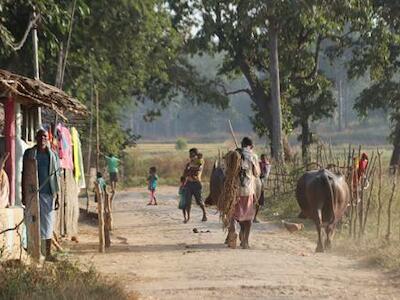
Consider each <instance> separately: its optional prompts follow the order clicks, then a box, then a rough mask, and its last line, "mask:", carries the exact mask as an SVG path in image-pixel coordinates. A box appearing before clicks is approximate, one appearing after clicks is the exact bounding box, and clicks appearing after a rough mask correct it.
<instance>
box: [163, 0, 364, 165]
mask: <svg viewBox="0 0 400 300" xmlns="http://www.w3.org/2000/svg"><path fill="white" fill-rule="evenodd" d="M359 2H360V1H356V0H352V1H344V0H343V1H334V2H332V1H317V0H315V1H288V0H284V1H261V0H251V1H249V0H236V1H229V0H224V1H205V0H195V1H172V0H171V1H170V7H171V9H172V10H173V12H174V15H175V19H174V24H175V26H176V27H177V28H179V29H181V30H182V28H183V30H186V32H193V31H195V34H194V35H193V36H190V35H189V38H188V46H189V49H190V50H191V51H193V52H196V53H197V52H202V51H207V52H211V53H223V54H225V60H224V63H223V64H222V66H221V67H220V69H219V74H220V75H223V76H228V77H232V76H244V77H245V78H246V80H247V83H248V88H244V89H239V90H234V91H228V90H226V89H225V90H224V91H225V94H226V95H232V94H238V93H247V94H248V95H249V96H250V97H251V99H252V101H253V103H254V107H255V108H256V111H257V113H258V114H257V115H256V116H255V118H254V119H257V120H261V121H262V124H257V126H258V127H259V128H260V129H261V127H264V129H263V130H262V131H263V132H264V133H267V134H268V135H269V136H270V140H272V141H273V142H272V155H273V156H274V157H275V158H277V159H280V158H281V157H280V156H281V154H280V149H281V148H280V147H281V146H280V145H281V138H280V137H279V135H281V134H282V133H281V132H282V127H283V128H287V129H288V128H289V127H290V124H288V123H287V121H290V119H289V120H288V119H287V118H282V113H283V114H285V112H282V110H283V109H284V108H289V106H290V105H289V104H288V100H289V98H290V92H291V91H290V89H291V81H292V80H293V78H301V79H303V82H307V81H310V80H313V79H314V78H315V77H316V75H317V73H318V72H317V71H318V61H319V52H320V44H321V42H322V41H323V40H324V39H326V38H332V36H334V35H335V34H336V33H337V32H341V31H342V30H343V27H344V25H345V23H346V17H345V14H344V12H345V11H346V9H348V8H349V7H351V6H352V5H357V4H359ZM333 8H334V9H333ZM342 14H343V15H344V17H342V16H341V15H342ZM278 45H282V46H281V47H280V48H278ZM304 49H305V50H307V51H308V52H310V50H311V49H315V54H314V55H312V58H313V59H312V61H310V60H307V61H305V60H302V59H300V60H297V57H298V53H301V52H304ZM281 95H282V97H281ZM288 96H289V97H288ZM280 106H282V107H280ZM289 114H290V113H289ZM282 120H283V122H284V123H283V124H282ZM285 123H286V124H285ZM281 124H282V125H281ZM260 125H262V126H261V127H260ZM283 136H284V135H283ZM283 140H284V141H285V138H283ZM286 149H287V148H286Z"/></svg>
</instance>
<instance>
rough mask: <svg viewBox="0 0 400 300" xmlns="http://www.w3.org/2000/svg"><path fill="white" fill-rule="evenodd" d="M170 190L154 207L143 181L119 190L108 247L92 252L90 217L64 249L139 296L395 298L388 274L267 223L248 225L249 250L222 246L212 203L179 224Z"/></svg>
mask: <svg viewBox="0 0 400 300" xmlns="http://www.w3.org/2000/svg"><path fill="white" fill-rule="evenodd" d="M176 193H177V189H176V188H172V187H161V188H160V189H159V205H158V206H146V203H147V194H146V190H145V189H143V188H137V189H132V190H130V191H127V192H121V193H119V194H118V195H117V196H116V199H115V202H114V213H113V216H114V225H115V229H114V231H113V232H112V246H111V248H110V249H109V250H108V251H107V253H106V254H99V253H98V252H97V249H98V244H97V243H98V239H97V227H96V226H94V225H95V224H93V223H91V222H84V223H82V224H81V227H80V228H81V229H80V231H81V234H80V243H79V244H76V245H73V246H71V248H72V249H71V252H72V253H73V255H74V256H75V257H77V258H78V259H79V260H81V261H82V262H84V263H93V264H94V266H95V267H96V268H97V269H98V270H99V271H100V272H101V273H103V274H105V275H108V276H111V277H113V278H117V280H118V281H120V282H121V284H122V285H123V286H124V287H125V288H126V290H128V291H137V292H139V294H140V297H141V298H142V299H243V298H246V299H321V298H326V299H400V290H399V289H400V286H398V285H397V286H396V285H395V282H394V278H390V276H389V275H388V274H385V273H382V272H380V271H378V270H374V269H371V268H368V267H367V266H365V265H363V264H362V263H360V262H359V261H355V260H351V259H349V258H345V257H342V256H338V255H334V254H332V253H324V254H316V253H314V249H315V243H314V242H313V241H309V240H308V239H306V238H304V237H301V236H300V235H298V234H289V233H288V232H287V231H285V230H284V229H283V228H281V227H280V226H277V225H274V224H272V223H268V222H262V223H260V224H255V225H254V227H253V231H252V235H251V236H250V243H251V249H250V250H242V249H234V250H233V249H228V248H226V247H225V245H224V244H223V242H224V238H225V237H224V233H223V231H222V229H221V225H220V223H219V222H218V215H216V214H215V210H214V209H209V210H208V211H209V221H208V222H206V223H202V222H200V219H201V214H200V209H199V208H198V207H196V206H195V205H193V216H192V220H191V222H190V223H189V224H182V216H181V212H180V211H179V210H178V209H177V196H176ZM193 228H197V229H198V230H199V231H207V230H209V231H210V232H203V233H197V234H196V233H193Z"/></svg>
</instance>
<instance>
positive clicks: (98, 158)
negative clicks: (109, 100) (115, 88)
mask: <svg viewBox="0 0 400 300" xmlns="http://www.w3.org/2000/svg"><path fill="white" fill-rule="evenodd" d="M95 93H96V172H99V171H100V169H99V161H100V129H99V128H100V125H99V91H98V90H97V88H96V87H95Z"/></svg>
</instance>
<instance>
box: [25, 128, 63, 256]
mask: <svg viewBox="0 0 400 300" xmlns="http://www.w3.org/2000/svg"><path fill="white" fill-rule="evenodd" d="M28 159H33V160H36V169H37V175H38V181H39V182H38V184H39V205H40V238H41V240H42V241H43V240H44V241H45V245H46V253H45V255H46V260H49V261H51V260H54V257H53V256H52V255H51V240H52V237H53V226H54V208H55V209H57V208H58V198H57V199H56V203H55V205H54V198H55V197H56V196H57V193H58V190H59V186H58V178H57V168H58V161H57V157H56V155H55V154H54V152H53V151H52V150H51V149H50V148H49V147H48V137H47V132H46V131H45V130H44V129H39V130H38V131H37V133H36V145H35V146H33V147H32V148H30V149H27V150H26V151H25V153H24V159H23V162H24V163H23V171H22V172H26V167H25V162H26V160H28ZM23 199H24V202H25V200H26V199H25V198H24V197H23ZM23 204H26V203H23Z"/></svg>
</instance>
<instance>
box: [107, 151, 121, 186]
mask: <svg viewBox="0 0 400 300" xmlns="http://www.w3.org/2000/svg"><path fill="white" fill-rule="evenodd" d="M104 157H105V158H106V162H107V168H108V173H109V174H110V185H111V190H112V192H113V193H114V192H115V189H116V188H117V181H118V166H119V162H120V160H119V159H118V158H116V157H115V156H114V154H112V153H110V155H109V156H107V155H104Z"/></svg>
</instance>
